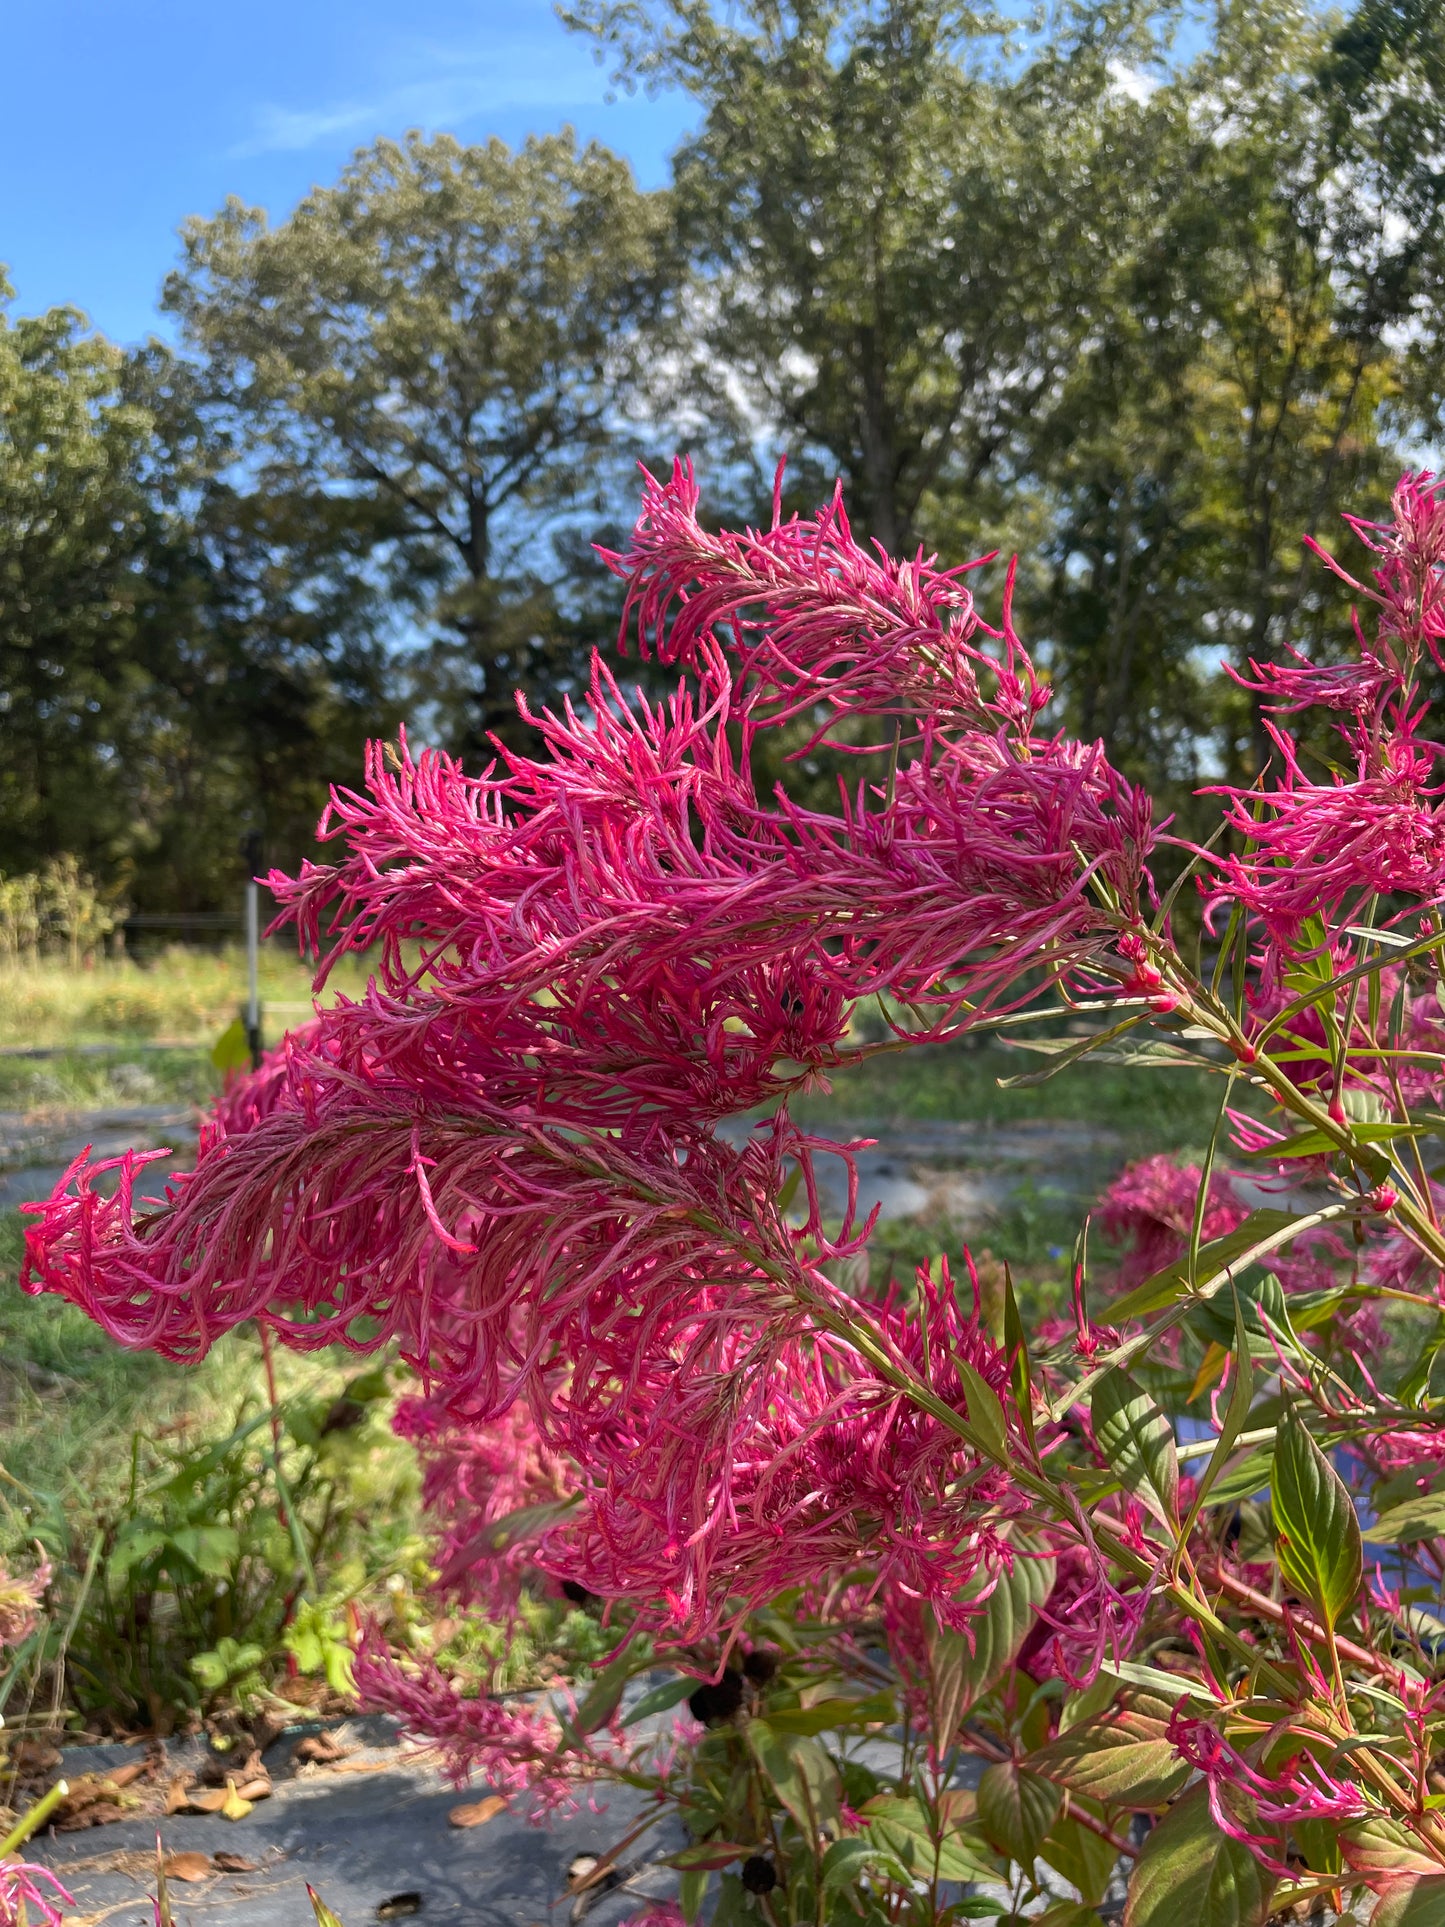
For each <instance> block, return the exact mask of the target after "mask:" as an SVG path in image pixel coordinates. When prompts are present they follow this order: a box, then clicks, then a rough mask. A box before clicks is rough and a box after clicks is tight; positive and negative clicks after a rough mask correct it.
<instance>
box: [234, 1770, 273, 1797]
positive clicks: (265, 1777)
mask: <svg viewBox="0 0 1445 1927" xmlns="http://www.w3.org/2000/svg"><path fill="white" fill-rule="evenodd" d="M236 1791H237V1793H238V1794H240V1796H241V1798H242V1799H243V1800H269V1799H270V1798H271V1775H270V1774H269V1773H262V1774H258V1775H257V1777H256V1778H255V1779H254V1780H243V1781H242V1782H241V1784H240V1786H238V1787H237V1788H236Z"/></svg>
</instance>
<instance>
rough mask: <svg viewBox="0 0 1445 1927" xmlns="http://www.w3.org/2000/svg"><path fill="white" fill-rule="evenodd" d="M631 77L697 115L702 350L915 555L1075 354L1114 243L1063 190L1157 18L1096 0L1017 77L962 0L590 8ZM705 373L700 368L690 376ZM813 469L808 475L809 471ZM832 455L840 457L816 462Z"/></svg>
mask: <svg viewBox="0 0 1445 1927" xmlns="http://www.w3.org/2000/svg"><path fill="white" fill-rule="evenodd" d="M563 18H564V19H565V20H567V21H568V22H569V23H570V24H571V25H573V26H574V27H576V28H578V29H580V30H583V31H586V32H589V33H591V34H592V35H594V36H595V37H597V38H598V40H599V41H600V42H602V43H603V44H605V45H606V46H607V47H608V48H609V49H610V50H611V52H612V54H613V57H614V60H615V63H616V70H617V75H618V78H619V79H620V80H621V81H623V82H624V83H627V84H631V85H637V84H639V83H640V84H644V85H660V84H674V85H680V86H683V87H685V88H687V89H688V90H689V91H690V92H692V93H693V94H695V95H696V96H697V97H698V98H699V100H700V101H701V102H702V104H703V106H704V109H705V116H704V120H703V124H702V126H701V128H700V129H699V131H698V133H697V134H696V135H695V137H694V138H693V139H691V140H690V141H688V142H687V143H685V144H684V146H683V147H682V149H681V150H680V152H679V154H678V156H677V158H676V162H675V186H674V192H675V196H676V202H677V210H678V222H679V228H680V232H681V235H682V239H683V242H684V244H685V247H686V249H687V251H688V253H689V254H690V256H691V258H692V260H693V262H694V264H695V266H696V268H697V270H698V274H699V277H700V282H699V286H698V288H697V290H696V292H695V295H694V298H693V300H692V302H691V303H690V304H689V306H688V308H687V311H686V317H685V318H686V321H687V324H688V327H689V329H690V330H691V331H692V334H693V337H694V339H695V340H696V341H697V342H699V343H700V346H701V350H702V352H701V355H700V357H699V362H700V364H701V366H700V368H699V369H698V371H697V373H702V374H705V373H706V371H707V369H708V367H711V368H712V369H714V370H719V371H721V372H722V374H723V375H725V376H726V378H727V379H728V380H729V381H730V382H732V383H733V384H734V385H736V384H741V388H742V390H743V395H744V398H745V403H746V407H745V411H744V412H745V415H746V416H747V418H748V419H749V420H751V421H753V422H757V421H761V423H762V424H763V425H764V427H765V428H766V430H767V431H768V432H769V434H770V436H771V437H772V438H773V439H775V440H777V441H781V442H782V443H783V444H784V445H785V446H787V448H788V449H789V452H790V454H791V455H793V456H794V457H797V458H800V459H799V472H798V485H799V487H800V488H801V489H802V490H804V491H809V490H811V489H812V488H814V487H815V486H816V485H817V483H818V482H819V481H823V482H828V481H831V479H832V477H833V475H834V474H840V475H841V476H842V477H843V479H844V482H845V486H846V488H847V492H848V497H849V501H850V504H851V506H852V509H853V513H854V515H855V518H856V520H857V522H858V525H859V526H860V527H862V528H864V529H866V530H867V532H868V533H869V534H870V535H871V536H873V537H875V538H876V539H877V540H879V541H881V542H882V543H883V544H884V545H885V547H888V548H893V549H905V550H906V549H907V548H909V547H910V546H911V545H912V544H914V543H915V542H916V541H917V540H918V539H919V538H920V537H921V536H923V535H925V534H926V533H928V531H929V527H930V522H931V520H932V519H933V514H932V506H931V505H932V503H933V501H934V498H936V497H937V496H938V495H939V494H941V493H942V494H948V493H950V492H953V493H956V492H958V491H962V492H964V493H965V494H968V495H971V496H972V497H973V498H974V499H975V502H977V501H978V499H979V498H980V496H981V494H982V492H983V490H984V489H985V487H986V485H987V484H989V483H991V482H996V481H998V480H1000V479H1002V478H1003V477H1004V476H1006V475H1008V474H1009V473H1010V470H1011V465H1012V463H1013V461H1014V458H1015V456H1016V452H1017V447H1018V442H1019V437H1020V434H1021V432H1022V431H1023V430H1024V429H1025V427H1026V425H1027V423H1028V422H1029V420H1030V418H1031V416H1032V415H1033V413H1034V411H1035V410H1036V409H1037V408H1038V407H1039V406H1040V404H1041V403H1042V402H1043V401H1044V400H1045V398H1046V397H1047V396H1048V395H1049V394H1050V392H1051V389H1052V387H1053V385H1054V384H1055V383H1056V381H1057V380H1058V379H1060V377H1061V375H1062V373H1063V371H1064V370H1065V369H1066V368H1067V366H1068V364H1069V361H1070V358H1071V356H1072V354H1073V352H1074V349H1075V347H1076V343H1077V334H1078V330H1077V326H1076V322H1075V315H1076V313H1077V311H1078V308H1079V307H1080V306H1081V305H1082V304H1083V299H1084V294H1085V291H1086V288H1087V286H1088V283H1089V278H1090V274H1091V273H1092V272H1093V265H1096V264H1093V265H1091V259H1092V254H1093V253H1094V251H1096V250H1097V249H1098V248H1099V247H1101V246H1107V237H1105V236H1098V235H1093V234H1091V232H1090V230H1089V229H1088V228H1086V229H1085V230H1084V231H1083V232H1082V233H1081V232H1080V231H1079V229H1078V227H1077V221H1076V212H1077V211H1076V209H1075V208H1074V206H1073V205H1072V204H1071V202H1070V200H1069V198H1068V196H1067V195H1066V194H1065V193H1063V192H1061V188H1062V186H1063V184H1064V183H1065V182H1066V181H1067V178H1068V176H1069V174H1070V172H1071V170H1076V169H1077V164H1078V161H1079V158H1080V147H1081V142H1082V143H1083V144H1085V145H1086V144H1087V138H1088V135H1089V132H1090V126H1091V122H1090V116H1089V115H1088V114H1087V113H1084V114H1081V113H1080V112H1079V109H1080V106H1081V103H1085V102H1088V101H1091V100H1093V99H1095V98H1096V97H1097V96H1099V95H1100V94H1101V93H1103V92H1106V91H1107V90H1109V89H1110V87H1111V86H1112V82H1111V79H1110V65H1111V62H1112V61H1114V60H1116V59H1117V58H1121V57H1124V56H1125V55H1128V54H1131V53H1132V54H1134V55H1136V56H1137V57H1139V58H1141V59H1147V58H1149V57H1150V56H1151V53H1152V49H1153V41H1152V38H1151V35H1150V32H1149V28H1148V19H1147V15H1145V14H1142V13H1141V12H1140V10H1137V9H1131V8H1128V7H1122V8H1116V7H1102V6H1101V7H1094V8H1091V9H1086V10H1081V11H1080V12H1078V13H1077V14H1073V15H1070V16H1068V17H1063V16H1061V17H1060V18H1059V19H1058V20H1057V21H1056V22H1055V23H1054V24H1055V33H1054V37H1053V39H1052V40H1051V41H1048V42H1046V44H1045V46H1044V49H1043V51H1042V52H1041V53H1039V54H1038V55H1037V56H1036V57H1034V58H1033V59H1031V60H1030V61H1028V62H1027V63H1025V64H1024V66H1023V67H1022V70H1021V71H1015V70H1013V69H1011V68H1010V67H1009V66H1008V65H1006V64H1004V63H1002V62H1001V61H999V60H994V61H993V62H992V63H990V60H989V55H990V54H991V53H992V52H994V51H996V28H995V25H994V24H993V23H990V22H987V21H984V20H982V19H981V18H980V17H978V16H975V15H974V14H973V13H972V12H971V11H970V10H969V9H967V8H964V7H960V6H958V5H956V4H952V0H883V3H882V4H878V5H870V4H860V3H859V0H827V3H826V4H816V3H815V0H788V3H787V4H771V3H770V0H769V3H765V0H754V3H753V4H745V5H742V6H739V7H737V8H730V9H728V10H727V13H726V16H725V17H724V16H722V14H721V13H720V10H718V9H716V8H715V7H714V6H713V5H712V4H711V0H658V3H657V4H649V0H574V4H571V5H569V6H566V7H564V8H563ZM697 373H695V372H694V370H693V369H691V368H690V369H689V383H690V384H691V385H693V386H695V384H696V379H697ZM810 470H811V471H812V472H811V473H810V472H809V471H810ZM818 471H821V473H819V472H818Z"/></svg>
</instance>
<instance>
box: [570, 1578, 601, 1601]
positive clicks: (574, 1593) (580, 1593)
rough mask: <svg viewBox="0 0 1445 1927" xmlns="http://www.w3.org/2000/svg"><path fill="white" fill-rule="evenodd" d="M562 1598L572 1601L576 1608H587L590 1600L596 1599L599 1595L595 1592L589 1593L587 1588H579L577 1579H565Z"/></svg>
mask: <svg viewBox="0 0 1445 1927" xmlns="http://www.w3.org/2000/svg"><path fill="white" fill-rule="evenodd" d="M562 1597H563V1598H564V1599H570V1600H571V1601H572V1604H573V1605H574V1606H585V1605H586V1604H587V1603H588V1601H589V1600H592V1599H595V1598H596V1597H597V1595H596V1593H595V1592H588V1590H587V1588H586V1587H585V1586H579V1585H578V1583H577V1581H576V1580H575V1579H564V1580H563V1581H562Z"/></svg>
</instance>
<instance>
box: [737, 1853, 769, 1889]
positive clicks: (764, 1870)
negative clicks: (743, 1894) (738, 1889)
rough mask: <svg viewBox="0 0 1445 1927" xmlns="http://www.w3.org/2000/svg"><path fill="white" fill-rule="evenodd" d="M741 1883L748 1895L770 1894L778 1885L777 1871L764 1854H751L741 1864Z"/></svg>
mask: <svg viewBox="0 0 1445 1927" xmlns="http://www.w3.org/2000/svg"><path fill="white" fill-rule="evenodd" d="M742 1882H743V1887H744V1889H745V1890H746V1891H747V1892H748V1893H750V1894H770V1893H771V1892H772V1891H773V1889H774V1887H776V1886H777V1884H778V1870H777V1868H776V1867H775V1866H774V1865H773V1863H772V1861H771V1860H769V1859H768V1857H767V1855H766V1854H763V1853H755V1854H751V1855H749V1857H748V1858H747V1859H746V1860H745V1861H744V1862H743V1871H742Z"/></svg>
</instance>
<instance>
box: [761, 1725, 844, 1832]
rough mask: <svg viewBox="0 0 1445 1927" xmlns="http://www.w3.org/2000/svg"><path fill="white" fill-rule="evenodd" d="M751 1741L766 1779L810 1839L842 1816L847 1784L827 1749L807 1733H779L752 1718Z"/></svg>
mask: <svg viewBox="0 0 1445 1927" xmlns="http://www.w3.org/2000/svg"><path fill="white" fill-rule="evenodd" d="M747 1735H748V1744H749V1746H751V1748H752V1750H753V1757H754V1758H755V1759H756V1761H757V1763H758V1766H759V1767H760V1768H761V1770H762V1773H763V1776H764V1778H765V1779H766V1780H767V1781H768V1783H769V1785H770V1786H771V1787H772V1789H773V1791H774V1793H776V1794H777V1796H778V1799H779V1800H780V1801H781V1802H782V1804H783V1805H784V1806H785V1807H786V1808H787V1810H788V1812H789V1813H791V1814H792V1816H793V1818H794V1819H795V1820H796V1821H797V1823H798V1825H799V1827H800V1828H801V1829H802V1831H803V1834H804V1836H805V1837H806V1838H807V1839H809V1840H816V1838H817V1837H818V1835H819V1834H820V1833H821V1832H822V1830H823V1828H824V1827H825V1826H826V1825H827V1823H828V1822H829V1821H830V1820H836V1819H837V1817H838V1802H839V1800H840V1798H841V1797H842V1792H843V1786H842V1782H841V1780H840V1779H839V1778H838V1769H837V1767H836V1766H834V1764H833V1762H832V1760H831V1759H830V1758H829V1756H828V1753H827V1751H826V1749H825V1748H823V1747H822V1746H820V1745H819V1743H818V1742H817V1740H815V1739H812V1738H810V1737H809V1736H808V1735H807V1734H795V1733H775V1732H774V1731H773V1729H772V1727H771V1726H769V1724H768V1723H767V1721H766V1720H749V1721H748V1724H747Z"/></svg>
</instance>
